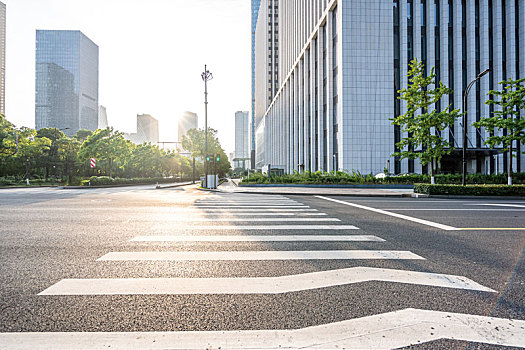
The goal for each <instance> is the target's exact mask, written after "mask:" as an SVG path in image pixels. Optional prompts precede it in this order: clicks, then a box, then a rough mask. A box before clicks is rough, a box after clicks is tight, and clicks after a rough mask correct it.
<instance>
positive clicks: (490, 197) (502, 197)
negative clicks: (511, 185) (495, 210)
mask: <svg viewBox="0 0 525 350" xmlns="http://www.w3.org/2000/svg"><path fill="white" fill-rule="evenodd" d="M414 194H416V193H414ZM417 194H418V195H420V196H427V197H420V198H443V199H473V200H476V199H498V200H524V199H525V197H521V196H461V195H444V194H425V195H424V194H421V193H417Z"/></svg>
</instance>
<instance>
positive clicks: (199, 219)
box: [175, 217, 341, 222]
mask: <svg viewBox="0 0 525 350" xmlns="http://www.w3.org/2000/svg"><path fill="white" fill-rule="evenodd" d="M175 221H181V222H236V221H241V222H244V221H250V222H302V221H304V222H306V221H308V222H312V221H313V222H327V221H331V222H335V221H341V220H339V219H336V218H250V217H247V218H229V219H228V218H217V217H211V218H204V217H185V218H175Z"/></svg>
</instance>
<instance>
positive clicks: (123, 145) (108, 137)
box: [78, 128, 133, 177]
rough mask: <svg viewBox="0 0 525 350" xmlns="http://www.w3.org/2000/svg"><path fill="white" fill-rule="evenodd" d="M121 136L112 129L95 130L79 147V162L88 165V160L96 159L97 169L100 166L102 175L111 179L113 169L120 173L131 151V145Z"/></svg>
mask: <svg viewBox="0 0 525 350" xmlns="http://www.w3.org/2000/svg"><path fill="white" fill-rule="evenodd" d="M122 135H123V134H122V133H121V132H118V131H115V130H113V128H106V129H98V130H96V131H95V132H94V133H93V134H92V135H90V136H88V138H87V139H86V141H84V142H83V143H82V146H80V150H79V152H78V156H79V158H80V160H81V161H82V162H83V163H84V164H88V162H89V158H95V159H97V167H98V166H99V164H101V165H102V167H103V168H104V174H107V175H109V176H110V177H112V176H113V169H116V170H117V171H121V170H122V167H123V166H124V163H125V161H126V159H127V158H128V156H129V155H130V154H131V151H132V149H133V144H132V143H131V142H129V141H127V140H125V139H124V137H123V136H122Z"/></svg>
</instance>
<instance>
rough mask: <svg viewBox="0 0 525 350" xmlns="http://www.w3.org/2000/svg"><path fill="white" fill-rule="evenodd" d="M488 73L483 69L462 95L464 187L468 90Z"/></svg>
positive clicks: (464, 181)
mask: <svg viewBox="0 0 525 350" xmlns="http://www.w3.org/2000/svg"><path fill="white" fill-rule="evenodd" d="M488 72H490V69H485V70H484V71H483V72H481V73H479V74H478V76H477V77H476V79H474V80H472V81H471V82H470V84H469V85H468V86H467V89H466V90H465V93H464V94H463V157H462V161H463V162H462V165H463V175H462V181H461V183H462V185H463V186H465V185H466V184H467V98H468V93H469V92H470V89H471V88H472V86H473V85H474V84H475V83H476V81H478V80H479V79H480V78H481V77H482V76H484V75H485V74H487V73H488Z"/></svg>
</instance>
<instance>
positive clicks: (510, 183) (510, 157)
mask: <svg viewBox="0 0 525 350" xmlns="http://www.w3.org/2000/svg"><path fill="white" fill-rule="evenodd" d="M508 176H509V177H508V179H507V185H509V186H511V185H512V141H510V147H509V171H508Z"/></svg>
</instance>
